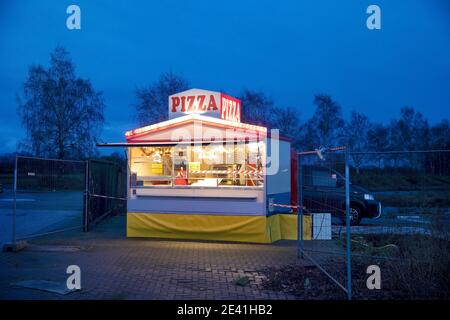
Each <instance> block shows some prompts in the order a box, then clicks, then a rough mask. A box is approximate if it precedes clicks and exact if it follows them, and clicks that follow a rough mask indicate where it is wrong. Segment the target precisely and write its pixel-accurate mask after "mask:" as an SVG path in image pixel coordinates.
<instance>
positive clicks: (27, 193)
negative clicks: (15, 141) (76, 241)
mask: <svg viewBox="0 0 450 320" xmlns="http://www.w3.org/2000/svg"><path fill="white" fill-rule="evenodd" d="M85 174H86V164H85V162H84V161H66V160H54V159H42V158H31V157H20V156H18V157H17V158H16V162H15V177H14V186H13V187H12V188H8V189H5V190H4V193H3V195H2V198H3V199H4V200H7V201H2V208H1V210H0V213H1V215H0V219H1V220H2V221H1V226H2V227H1V228H2V232H1V234H2V237H1V241H2V242H3V243H5V242H10V241H11V240H12V241H13V242H14V241H15V240H20V239H28V238H32V237H36V236H39V235H43V234H49V233H52V232H59V231H65V230H70V229H76V228H81V227H82V222H83V194H84V191H85Z"/></svg>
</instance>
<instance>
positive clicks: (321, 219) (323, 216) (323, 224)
mask: <svg viewBox="0 0 450 320" xmlns="http://www.w3.org/2000/svg"><path fill="white" fill-rule="evenodd" d="M313 240H331V213H314V214H313Z"/></svg>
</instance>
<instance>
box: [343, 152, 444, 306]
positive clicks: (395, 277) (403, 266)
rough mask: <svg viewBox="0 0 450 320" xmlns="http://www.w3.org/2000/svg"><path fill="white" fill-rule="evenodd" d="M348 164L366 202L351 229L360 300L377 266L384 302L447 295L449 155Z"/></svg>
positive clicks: (364, 158) (367, 158) (381, 156)
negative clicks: (370, 272)
mask: <svg viewBox="0 0 450 320" xmlns="http://www.w3.org/2000/svg"><path fill="white" fill-rule="evenodd" d="M349 162H350V166H351V170H350V171H351V172H350V173H351V174H350V181H351V183H352V185H351V186H352V187H351V188H352V189H354V192H358V193H360V194H361V196H362V197H364V203H363V205H362V206H361V205H359V206H357V208H356V209H357V210H358V211H359V212H358V213H359V214H360V216H359V217H358V220H359V221H358V222H359V223H358V224H357V225H355V226H353V227H352V228H351V252H352V262H353V263H352V268H353V272H354V277H353V284H354V287H355V290H356V292H355V294H356V295H358V293H360V292H358V291H357V289H358V288H359V289H360V291H361V289H364V288H365V287H366V283H365V280H364V279H366V278H367V275H366V268H367V266H368V265H377V266H379V267H380V269H381V272H382V274H383V277H382V281H381V286H382V289H381V290H382V292H383V296H384V297H388V296H391V297H395V296H396V295H397V294H399V292H401V294H402V296H403V297H405V298H443V297H444V295H446V294H447V295H448V292H450V276H449V274H448V267H449V266H450V242H449V241H450V152H449V151H401V152H367V153H356V152H354V153H351V154H350V157H349ZM377 206H378V207H380V208H381V215H380V216H378V215H377V214H375V212H376V210H375V208H376V207H377ZM363 280H364V281H363ZM376 292H377V291H376V290H375V292H374V293H373V294H379V293H376ZM447 297H448V296H447Z"/></svg>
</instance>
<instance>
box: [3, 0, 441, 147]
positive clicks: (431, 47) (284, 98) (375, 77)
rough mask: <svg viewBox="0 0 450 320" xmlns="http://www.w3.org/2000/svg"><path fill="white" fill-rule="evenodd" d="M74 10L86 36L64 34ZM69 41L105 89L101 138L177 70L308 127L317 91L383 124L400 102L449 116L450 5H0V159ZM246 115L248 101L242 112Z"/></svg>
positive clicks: (127, 125)
mask: <svg viewBox="0 0 450 320" xmlns="http://www.w3.org/2000/svg"><path fill="white" fill-rule="evenodd" d="M70 4H77V5H79V6H80V8H81V18H82V22H81V25H82V30H74V31H70V30H68V29H67V28H66V18H67V14H66V8H67V7H68V6H69V5H70ZM370 4H377V5H379V6H380V7H381V10H382V29H381V30H377V31H370V30H368V29H367V28H366V18H367V14H366V8H367V7H368V5H370ZM58 45H62V46H65V47H66V48H67V49H68V50H69V52H70V53H71V57H72V59H73V61H74V62H75V64H76V71H77V74H78V75H79V76H81V77H83V78H89V79H90V80H91V81H92V83H93V85H94V87H95V89H97V90H100V91H103V93H104V98H105V102H106V110H105V117H106V123H105V127H104V130H103V133H102V136H101V139H102V140H103V141H108V142H113V141H122V140H124V136H123V135H124V132H125V131H126V130H129V129H133V128H135V127H136V121H135V120H134V109H133V107H132V104H133V103H134V102H135V96H134V90H135V88H136V87H142V86H146V85H148V84H151V83H152V82H153V81H155V80H156V79H157V78H158V76H159V74H160V73H162V72H165V71H173V72H175V73H179V74H181V75H183V76H184V77H186V78H187V79H188V80H189V81H190V84H191V87H196V88H203V89H210V90H217V91H224V92H227V93H228V94H231V95H238V94H239V93H240V92H241V91H242V89H244V88H249V89H254V90H258V91H263V92H265V93H266V94H267V95H268V96H270V97H271V98H273V99H274V100H275V102H276V104H277V105H279V106H292V107H295V108H296V109H297V110H298V111H299V112H300V114H301V119H302V120H305V119H307V118H308V117H310V116H311V114H312V112H313V111H314V106H313V104H312V100H313V96H314V94H316V93H327V94H330V95H331V96H332V97H333V98H334V99H335V100H337V101H338V102H339V103H340V104H341V105H342V108H343V112H344V116H345V117H348V115H349V113H350V111H351V110H357V111H360V112H363V113H365V114H367V115H368V116H369V117H370V119H371V120H372V121H382V122H387V121H389V120H390V119H391V118H393V117H395V116H397V115H398V113H399V110H400V108H401V107H403V106H411V107H414V108H416V109H417V110H419V111H420V112H422V113H423V114H424V115H425V116H426V117H427V118H428V119H429V120H430V123H431V124H433V123H436V122H437V121H439V120H440V119H442V118H450V1H447V0H431V1H430V0H421V1H413V0H396V1H393V0H390V1H378V0H376V1H375V0H371V1H357V0H341V1H336V0H328V1H325V0H315V1H312V0H311V1H298V0H297V1H261V0H258V1H256V0H255V1H245V0H239V1H234V0H227V1H225V0H223V1H211V0H210V1H207V0H204V1H197V0H191V1H187V0H186V1H181V0H178V1H175V0H169V1H151V0H150V1H122V0H119V1H107V0H95V1H93V0H88V1H81V0H71V1H65V0H53V1H48V0H39V1H37V0H36V1H13V0H2V1H1V2H0V153H3V152H11V151H14V150H15V147H16V143H17V141H18V139H21V138H23V136H24V130H23V128H22V126H21V124H20V120H19V117H18V115H17V111H16V108H17V103H16V95H17V94H20V93H21V92H22V84H23V82H24V80H25V78H26V75H27V70H28V68H29V66H30V65H32V64H42V65H46V66H48V61H49V53H50V52H51V51H52V50H53V49H54V48H55V47H56V46H58ZM243 108H245V105H244V106H243Z"/></svg>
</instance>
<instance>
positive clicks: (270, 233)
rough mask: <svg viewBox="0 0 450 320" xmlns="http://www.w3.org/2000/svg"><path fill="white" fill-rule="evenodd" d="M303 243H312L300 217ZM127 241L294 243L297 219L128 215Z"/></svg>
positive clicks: (288, 216)
mask: <svg viewBox="0 0 450 320" xmlns="http://www.w3.org/2000/svg"><path fill="white" fill-rule="evenodd" d="M303 218H304V219H303V227H304V228H303V230H304V232H303V239H304V240H310V239H311V217H309V216H304V217H303ZM127 237H148V238H171V239H193V240H221V241H237V242H255V243H271V242H274V241H278V240H282V239H286V240H296V239H297V215H294V214H276V215H272V216H270V217H265V216H219V215H204V214H201V215H200V214H197V215H195V214H168V213H138V212H129V213H128V214H127Z"/></svg>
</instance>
